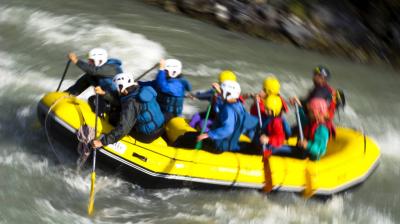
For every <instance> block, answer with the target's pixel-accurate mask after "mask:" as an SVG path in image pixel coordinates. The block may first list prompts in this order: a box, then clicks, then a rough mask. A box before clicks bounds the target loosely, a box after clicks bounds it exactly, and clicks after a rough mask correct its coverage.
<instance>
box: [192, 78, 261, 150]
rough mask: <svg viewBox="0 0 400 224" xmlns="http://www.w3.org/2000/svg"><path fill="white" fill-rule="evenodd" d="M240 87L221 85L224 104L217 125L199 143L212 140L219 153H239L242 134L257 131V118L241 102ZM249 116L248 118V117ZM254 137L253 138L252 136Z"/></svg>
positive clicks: (200, 137)
mask: <svg viewBox="0 0 400 224" xmlns="http://www.w3.org/2000/svg"><path fill="white" fill-rule="evenodd" d="M240 92H241V89H240V85H239V83H237V82H235V81H230V80H228V81H225V82H223V83H222V84H221V96H222V99H223V104H222V106H221V108H220V109H221V111H220V112H219V113H218V114H217V117H216V120H215V125H213V128H212V129H211V130H210V131H209V132H207V133H204V134H201V135H199V136H198V137H197V141H202V140H204V139H210V140H211V145H212V146H213V148H215V149H217V150H219V151H239V150H240V146H239V137H240V135H241V134H242V133H245V132H248V133H249V135H252V134H251V133H250V131H251V130H253V131H254V130H255V127H256V126H257V122H258V120H257V118H255V117H253V116H251V115H250V114H248V113H247V111H246V110H245V108H244V106H243V104H242V103H241V102H240V100H239V97H240ZM247 115H248V116H247ZM250 137H252V136H250Z"/></svg>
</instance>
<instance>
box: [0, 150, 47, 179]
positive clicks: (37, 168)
mask: <svg viewBox="0 0 400 224" xmlns="http://www.w3.org/2000/svg"><path fill="white" fill-rule="evenodd" d="M1 148H3V149H4V148H7V147H3V146H2V147H1ZM0 165H5V166H9V167H18V169H23V170H24V172H27V173H28V174H34V173H40V174H41V175H43V174H45V173H46V172H47V171H48V168H49V164H48V161H47V160H46V159H41V160H40V159H37V158H35V157H33V156H31V155H29V156H28V154H26V153H23V152H12V153H10V152H7V151H3V152H2V153H1V154H0Z"/></svg>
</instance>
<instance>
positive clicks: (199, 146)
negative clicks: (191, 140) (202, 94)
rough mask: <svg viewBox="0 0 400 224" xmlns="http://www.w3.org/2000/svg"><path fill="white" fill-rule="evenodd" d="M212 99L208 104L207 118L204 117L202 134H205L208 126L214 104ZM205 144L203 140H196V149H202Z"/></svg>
mask: <svg viewBox="0 0 400 224" xmlns="http://www.w3.org/2000/svg"><path fill="white" fill-rule="evenodd" d="M212 102H213V101H212V100H211V101H210V104H208V108H207V113H206V118H205V119H204V123H203V127H202V128H201V132H200V135H201V134H203V133H204V132H205V131H206V128H207V123H208V117H209V116H210V111H211V106H212ZM202 146H203V143H202V140H200V141H197V142H196V146H195V147H194V148H195V149H201V147H202Z"/></svg>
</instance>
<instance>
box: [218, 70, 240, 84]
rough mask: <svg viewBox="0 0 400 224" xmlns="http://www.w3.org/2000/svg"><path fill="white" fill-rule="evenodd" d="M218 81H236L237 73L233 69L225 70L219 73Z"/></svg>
mask: <svg viewBox="0 0 400 224" xmlns="http://www.w3.org/2000/svg"><path fill="white" fill-rule="evenodd" d="M218 81H219V83H223V82H225V81H236V75H235V73H233V72H232V71H231V70H224V71H222V72H221V73H219V78H218Z"/></svg>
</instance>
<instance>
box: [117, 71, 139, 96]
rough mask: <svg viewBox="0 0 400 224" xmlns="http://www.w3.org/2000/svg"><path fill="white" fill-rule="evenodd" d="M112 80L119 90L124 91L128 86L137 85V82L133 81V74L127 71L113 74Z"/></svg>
mask: <svg viewBox="0 0 400 224" xmlns="http://www.w3.org/2000/svg"><path fill="white" fill-rule="evenodd" d="M113 82H114V85H115V86H116V87H117V89H118V90H119V91H120V92H122V91H124V90H125V89H126V88H128V87H130V86H133V85H137V82H135V80H134V79H133V75H132V74H128V73H119V74H117V75H115V76H114V78H113Z"/></svg>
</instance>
